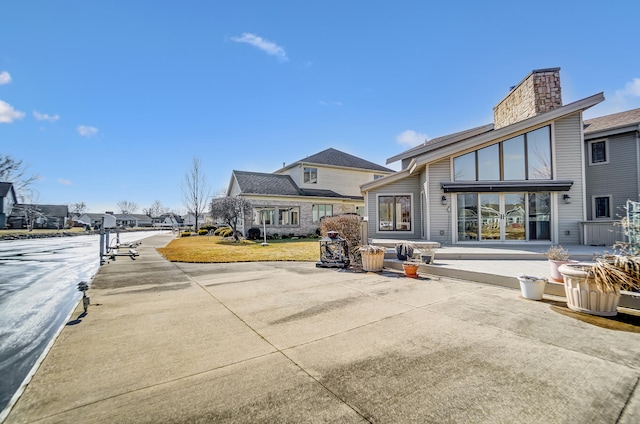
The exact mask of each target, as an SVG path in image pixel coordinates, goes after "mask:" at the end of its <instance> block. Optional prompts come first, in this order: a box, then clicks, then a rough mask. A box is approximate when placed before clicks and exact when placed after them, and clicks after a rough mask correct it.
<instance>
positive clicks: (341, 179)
mask: <svg viewBox="0 0 640 424" xmlns="http://www.w3.org/2000/svg"><path fill="white" fill-rule="evenodd" d="M392 173H393V170H391V169H389V168H386V167H384V166H381V165H378V164H375V163H373V162H369V161H367V160H365V159H361V158H359V157H356V156H353V155H350V154H348V153H344V152H341V151H339V150H336V149H332V148H331V149H327V150H323V151H322V152H319V153H316V154H314V155H312V156H308V157H306V158H304V159H300V160H298V161H295V162H293V163H292V164H290V165H288V166H284V167H282V168H281V169H279V170H277V171H275V172H274V173H272V174H269V173H261V172H248V171H235V170H234V171H233V172H232V173H231V180H230V182H229V187H228V189H227V195H228V196H241V197H244V198H246V199H247V200H249V201H250V202H251V203H252V205H253V210H252V214H251V218H249V219H247V220H245V221H243V222H241V223H240V225H239V226H238V230H239V231H240V232H242V233H244V234H245V235H246V232H247V230H248V229H249V228H251V227H257V228H260V230H263V229H264V228H266V232H267V233H268V234H279V235H283V234H286V235H289V234H293V235H307V234H313V233H315V232H316V230H317V229H318V228H319V227H320V220H321V219H322V218H323V217H325V216H332V215H340V214H347V213H349V214H358V215H361V216H362V215H364V199H363V197H362V193H361V192H360V185H361V184H364V183H366V182H369V181H373V180H375V179H377V178H382V177H384V176H386V175H389V174H392Z"/></svg>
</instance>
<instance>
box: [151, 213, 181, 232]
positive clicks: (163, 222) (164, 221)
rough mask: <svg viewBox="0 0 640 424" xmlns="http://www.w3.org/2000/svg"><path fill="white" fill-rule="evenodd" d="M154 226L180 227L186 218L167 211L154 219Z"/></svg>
mask: <svg viewBox="0 0 640 424" xmlns="http://www.w3.org/2000/svg"><path fill="white" fill-rule="evenodd" d="M153 221H154V223H153V225H154V227H167V228H178V227H182V225H183V224H184V220H183V219H182V218H181V217H179V216H178V215H176V214H173V213H165V214H163V215H160V216H159V217H158V218H154V219H153Z"/></svg>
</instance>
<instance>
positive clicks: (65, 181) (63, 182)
mask: <svg viewBox="0 0 640 424" xmlns="http://www.w3.org/2000/svg"><path fill="white" fill-rule="evenodd" d="M58 184H62V185H66V186H71V185H73V183H72V182H71V181H69V180H65V179H64V178H58Z"/></svg>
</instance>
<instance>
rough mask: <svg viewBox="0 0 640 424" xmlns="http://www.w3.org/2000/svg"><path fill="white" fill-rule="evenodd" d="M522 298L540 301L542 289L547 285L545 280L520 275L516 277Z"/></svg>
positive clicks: (542, 293)
mask: <svg viewBox="0 0 640 424" xmlns="http://www.w3.org/2000/svg"><path fill="white" fill-rule="evenodd" d="M518 281H519V282H520V291H521V292H522V297H524V298H525V299H531V300H541V299H542V296H543V295H544V288H545V286H546V285H547V280H546V278H541V277H532V276H530V275H521V276H520V277H518Z"/></svg>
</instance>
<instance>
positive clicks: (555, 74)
mask: <svg viewBox="0 0 640 424" xmlns="http://www.w3.org/2000/svg"><path fill="white" fill-rule="evenodd" d="M560 106H562V92H561V90H560V68H549V69H538V70H535V71H532V72H531V73H530V74H529V75H527V76H526V77H525V79H523V80H522V81H521V82H520V84H518V85H516V86H515V87H512V88H511V91H510V93H509V94H508V95H507V96H506V97H505V98H504V99H502V100H501V101H500V103H498V104H497V106H496V107H494V108H493V124H494V129H498V128H502V127H506V126H507V125H511V124H513V123H515V122H518V121H522V120H524V119H527V118H531V117H532V116H535V115H539V114H541V113H545V112H549V111H550V110H553V109H557V108H559V107H560Z"/></svg>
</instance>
